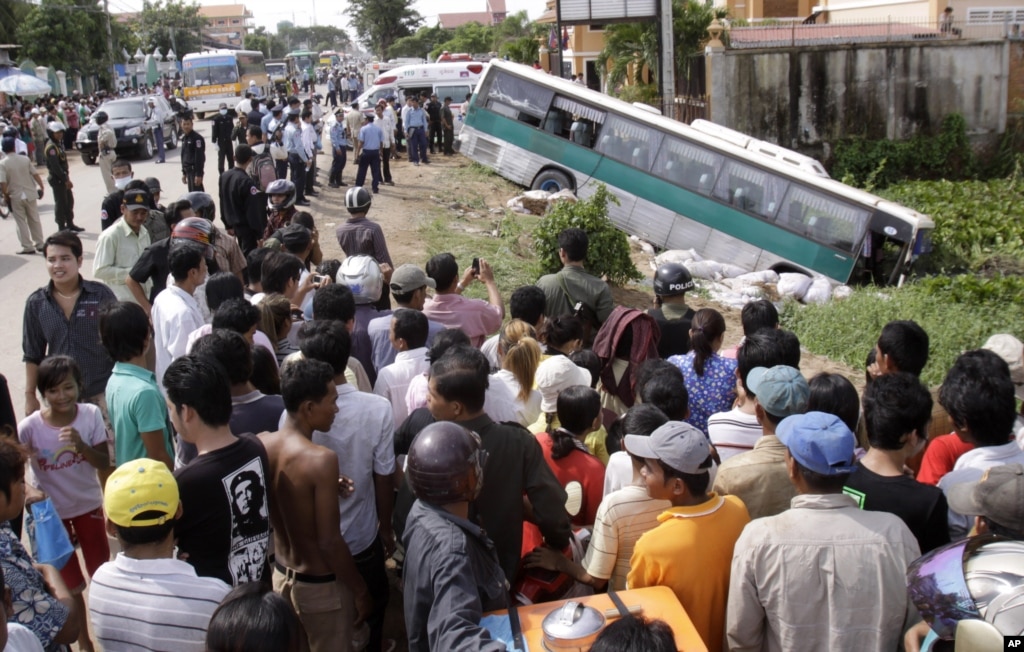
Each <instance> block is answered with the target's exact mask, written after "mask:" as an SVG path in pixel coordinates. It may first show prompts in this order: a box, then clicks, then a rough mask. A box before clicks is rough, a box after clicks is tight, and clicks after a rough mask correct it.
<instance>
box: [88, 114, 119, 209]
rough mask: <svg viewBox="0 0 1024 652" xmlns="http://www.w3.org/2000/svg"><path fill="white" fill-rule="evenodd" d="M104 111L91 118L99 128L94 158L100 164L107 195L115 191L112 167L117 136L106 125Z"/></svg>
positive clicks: (115, 156) (106, 117)
mask: <svg viewBox="0 0 1024 652" xmlns="http://www.w3.org/2000/svg"><path fill="white" fill-rule="evenodd" d="M108 119H109V118H108V116H107V112H106V111H97V112H96V115H94V116H93V120H95V121H96V124H98V125H99V126H100V132H99V133H98V134H97V135H96V146H97V147H98V148H99V152H98V154H97V156H96V160H97V161H98V162H99V164H100V174H101V175H102V176H103V183H104V184H106V186H107V194H108V195H109V194H111V193H113V192H114V191H116V190H117V188H116V187H115V185H114V176H113V166H114V161H115V160H116V159H117V152H116V151H115V149H116V148H117V135H116V134H115V133H114V130H113V128H111V126H110V125H109V124H107V120H108Z"/></svg>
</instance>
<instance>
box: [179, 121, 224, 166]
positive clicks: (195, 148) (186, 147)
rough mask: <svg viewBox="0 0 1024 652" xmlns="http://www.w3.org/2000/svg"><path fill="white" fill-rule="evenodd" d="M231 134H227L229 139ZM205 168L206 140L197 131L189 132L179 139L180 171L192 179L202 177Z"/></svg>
mask: <svg viewBox="0 0 1024 652" xmlns="http://www.w3.org/2000/svg"><path fill="white" fill-rule="evenodd" d="M230 136H231V134H228V137H230ZM205 167H206V140H204V139H203V137H202V136H200V135H199V132H198V131H191V132H189V133H187V134H185V135H184V136H182V137H181V171H182V174H186V175H191V176H194V177H201V176H203V168H205Z"/></svg>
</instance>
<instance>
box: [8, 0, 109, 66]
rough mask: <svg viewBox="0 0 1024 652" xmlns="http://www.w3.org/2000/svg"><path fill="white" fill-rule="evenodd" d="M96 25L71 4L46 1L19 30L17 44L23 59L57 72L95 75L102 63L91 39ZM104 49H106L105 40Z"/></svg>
mask: <svg viewBox="0 0 1024 652" xmlns="http://www.w3.org/2000/svg"><path fill="white" fill-rule="evenodd" d="M97 15H98V14H97ZM95 22H96V20H95V19H94V17H93V16H90V14H89V13H88V12H87V11H85V8H84V7H80V6H77V5H76V4H75V3H74V2H72V0H43V1H42V4H40V5H38V6H36V7H33V8H32V10H31V11H29V13H28V16H26V18H25V20H24V22H22V23H21V25H19V26H18V30H17V40H18V41H19V42H20V43H22V44H23V47H22V51H21V53H20V55H21V56H24V57H28V58H29V59H32V60H33V61H35V62H36V64H38V65H44V66H52V67H54V68H57V69H58V70H64V71H68V72H70V71H71V70H72V69H74V68H77V69H79V70H80V71H81V72H96V71H97V68H98V67H99V65H100V63H101V61H102V60H100V61H97V60H96V59H95V58H94V57H93V56H92V44H91V43H90V39H89V35H90V34H92V33H95V31H94V30H95V27H96V25H95ZM103 46H104V49H105V48H106V41H105V39H104V40H103Z"/></svg>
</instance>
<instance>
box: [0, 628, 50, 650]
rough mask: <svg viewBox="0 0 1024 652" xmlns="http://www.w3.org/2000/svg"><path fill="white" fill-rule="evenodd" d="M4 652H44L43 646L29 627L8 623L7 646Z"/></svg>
mask: <svg viewBox="0 0 1024 652" xmlns="http://www.w3.org/2000/svg"><path fill="white" fill-rule="evenodd" d="M4 652H43V644H42V643H40V642H39V639H38V638H37V637H36V635H35V634H33V633H32V630H31V629H29V628H28V627H25V626H24V625H21V624H19V623H7V646H6V647H5V648H4Z"/></svg>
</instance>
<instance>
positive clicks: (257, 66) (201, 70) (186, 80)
mask: <svg viewBox="0 0 1024 652" xmlns="http://www.w3.org/2000/svg"><path fill="white" fill-rule="evenodd" d="M181 69H182V87H183V91H182V92H183V93H184V95H185V101H186V102H188V105H189V108H191V109H192V110H193V111H195V112H196V113H199V114H200V115H202V114H204V113H207V112H212V111H216V110H217V107H218V106H219V105H220V103H221V102H225V103H227V105H228V106H229V107H231V108H234V107H235V105H236V104H238V103H239V102H240V101H242V98H243V97H244V94H245V91H246V89H247V88H249V82H250V81H254V82H256V86H257V87H258V88H259V89H260V92H261V93H263V94H264V95H266V94H267V93H269V92H270V78H269V77H268V76H267V68H266V65H265V64H264V62H263V53H262V52H259V51H252V50H211V51H208V52H197V53H196V52H194V53H191V54H186V55H185V57H184V58H183V59H182V60H181Z"/></svg>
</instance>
